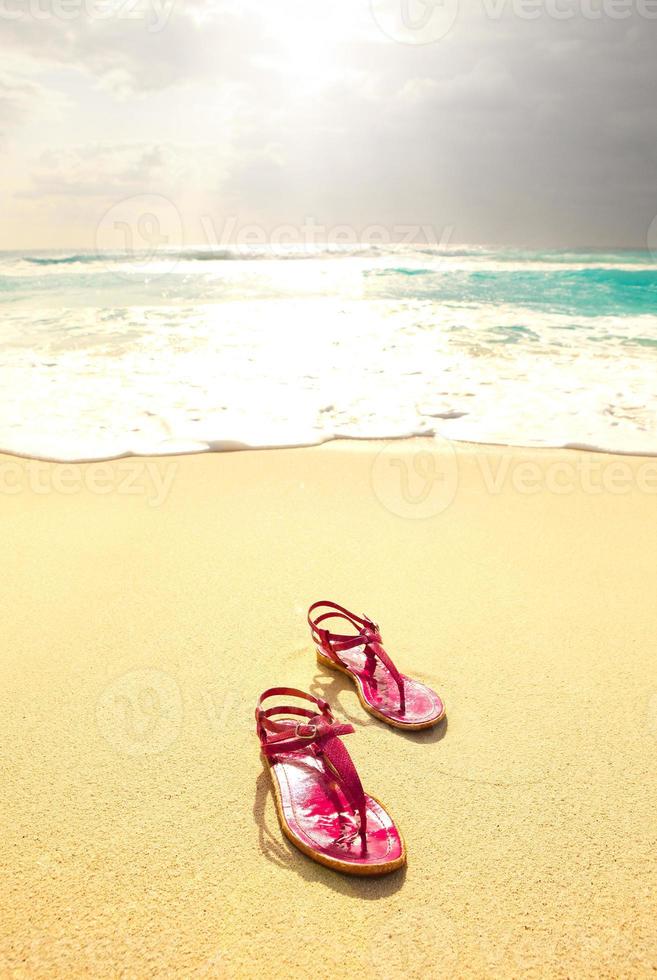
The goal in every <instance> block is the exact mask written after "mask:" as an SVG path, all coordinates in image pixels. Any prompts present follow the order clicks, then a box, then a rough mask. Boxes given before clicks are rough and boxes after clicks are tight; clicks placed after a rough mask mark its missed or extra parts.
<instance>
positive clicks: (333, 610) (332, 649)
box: [308, 599, 406, 714]
mask: <svg viewBox="0 0 657 980" xmlns="http://www.w3.org/2000/svg"><path fill="white" fill-rule="evenodd" d="M320 608H325V609H328V610H329V611H328V612H323V613H321V615H319V616H316V617H313V615H312V614H313V613H314V612H315V611H316V610H317V609H320ZM327 619H344V620H346V621H347V622H348V623H351V625H352V626H353V627H354V629H356V630H357V631H358V632H357V634H356V635H354V634H353V633H347V634H344V633H331V632H330V631H329V630H327V629H324V628H322V627H320V623H323V622H325V620H327ZM308 625H309V626H310V631H311V633H312V636H313V640H314V641H315V643H317V644H319V645H320V646H321V647H322V649H323V650H324V651H325V652H326V654H327V656H329V657H330V658H331V659H332V660H333V661H335V662H336V663H338V664H340V665H341V666H343V667H344V666H346V665H345V664H344V663H343V661H342V660H341V659H340V657H339V656H338V654H339V653H341V652H342V651H344V650H352V649H353V648H354V647H359V646H364V648H365V653H366V655H367V657H368V659H369V660H370V662H371V663H372V664H373V663H374V661H375V660H377V659H378V660H380V661H381V663H382V664H383V665H384V666H385V667H386V668H387V670H388V671H389V672H390V674H391V676H392V678H393V680H394V681H395V683H396V685H397V690H398V691H399V710H400V712H401V714H403V713H404V712H405V710H406V695H405V692H404V678H403V677H402V675H401V674H400V673H399V671H398V670H397V668H396V667H395V665H394V663H393V662H392V660H391V659H390V657H389V656H388V654H387V653H386V651H385V650H384V649H383V640H382V639H381V633H380V632H379V627H378V626H377V624H376V623H375V622H373V621H372V620H371V619H370V618H369V616H357V615H356V613H353V612H350V611H349V610H348V609H345V608H344V606H339V605H338V604H337V602H330V601H328V600H326V599H320V600H319V601H318V602H314V603H313V604H312V606H311V607H310V609H309V610H308Z"/></svg>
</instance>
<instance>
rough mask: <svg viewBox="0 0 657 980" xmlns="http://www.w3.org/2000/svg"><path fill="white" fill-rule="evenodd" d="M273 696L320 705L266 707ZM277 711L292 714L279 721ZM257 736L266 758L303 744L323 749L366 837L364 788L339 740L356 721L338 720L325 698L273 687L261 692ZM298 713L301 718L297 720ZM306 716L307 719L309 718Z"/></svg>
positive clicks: (295, 748) (297, 747) (351, 730)
mask: <svg viewBox="0 0 657 980" xmlns="http://www.w3.org/2000/svg"><path fill="white" fill-rule="evenodd" d="M270 697H294V698H302V699H304V700H306V701H310V702H311V703H312V704H314V705H315V706H316V708H318V709H319V711H312V710H310V709H308V708H302V707H299V706H297V705H289V704H284V705H278V704H277V705H275V706H274V707H271V708H263V707H262V705H263V702H264V701H266V700H267V699H268V698H270ZM276 715H283V716H289V715H292V716H293V718H290V717H287V718H283V719H281V720H278V721H276V720H275V716H276ZM255 716H256V725H257V731H258V737H259V739H260V744H261V747H262V751H263V753H264V754H265V755H266V756H267V758H272V757H273V756H277V755H284V754H285V753H287V752H294V751H295V750H297V749H301V748H311V747H312V750H313V751H314V752H321V754H322V755H323V756H324V757H325V759H326V761H327V762H328V764H329V765H330V767H331V769H332V770H333V772H334V773H335V775H336V776H337V777H338V779H339V781H340V784H341V786H342V788H343V790H344V793H345V796H346V797H347V798H348V799H349V801H350V802H351V804H352V806H353V808H354V810H356V811H358V814H359V816H360V835H361V837H362V839H363V841H365V834H366V829H367V804H366V801H365V792H364V790H363V785H362V783H361V781H360V776H359V775H358V772H357V771H356V767H355V766H354V763H353V761H352V759H351V756H350V755H349V753H348V752H347V750H346V748H345V747H344V745H343V744H342V742H341V741H340V736H341V735H350V734H351V733H352V732H353V731H354V727H353V725H345V724H341V723H339V722H336V721H335V719H334V717H333V712H332V711H331V708H330V705H329V704H328V702H327V701H324V700H323V699H322V698H316V697H313V695H312V694H306V693H305V692H304V691H299V690H297V689H296V688H293V687H271V688H269V689H268V690H267V691H265V692H264V693H263V694H261V696H260V698H259V700H258V704H257V706H256V710H255ZM296 717H299V718H301V719H303V720H302V721H294V720H293V719H294V718H296ZM306 719H307V720H306Z"/></svg>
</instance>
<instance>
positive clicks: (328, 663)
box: [315, 647, 447, 732]
mask: <svg viewBox="0 0 657 980" xmlns="http://www.w3.org/2000/svg"><path fill="white" fill-rule="evenodd" d="M315 652H316V654H317V663H318V664H320V665H321V666H322V667H330V668H331V670H339V671H340V673H341V674H346V676H347V677H348V678H349V679H350V680H351V681H353V683H354V686H355V688H356V694H357V695H358V700H359V701H360V703H361V704H362V706H363V708H364V709H365V711H367V713H368V714H370V715H373V716H374V717H375V718H378V719H379V720H380V721H384V722H385V723H386V725H390V727H391V728H399V729H401V731H404V732H421V731H425V730H426V729H427V728H435V726H436V725H439V724H440V722H441V721H442V720H443V719H444V718H445V717H446V716H447V712H446V710H445V707H444V705H443V711H442V714H441V715H439V716H438V717H437V718H432V719H431V721H423V722H420V723H419V724H417V723H416V724H410V725H405V724H404V723H403V722H400V721H394V720H393V719H392V718H389V717H388V716H387V715H383V714H381V712H380V711H377V710H376V708H373V707H372V706H371V705H370V704H368V702H367V701H366V700H365V698H364V696H363V692H362V690H361V686H360V683H359V681H358V678H357V677H355V676H354V674H352V672H351V671H350V670H347V669H346V667H341V666H340V665H339V664H336V663H334V662H333V661H332V660H329V658H328V657H325V656H324V654H323V653H322V652H321V651H320V650H319V648H317V647H316V648H315ZM441 700H442V699H441Z"/></svg>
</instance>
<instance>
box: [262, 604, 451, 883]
mask: <svg viewBox="0 0 657 980" xmlns="http://www.w3.org/2000/svg"><path fill="white" fill-rule="evenodd" d="M320 609H323V610H324V611H323V612H321V613H319V615H317V612H318V611H319V610H320ZM313 614H315V616H313ZM336 618H339V619H342V620H343V621H345V622H347V623H349V624H350V626H351V628H352V632H351V633H332V632H330V631H329V630H327V629H326V628H325V626H322V625H321V624H322V623H326V621H327V620H329V619H336ZM308 622H309V625H310V630H311V634H312V637H313V639H314V641H315V643H316V644H317V660H318V662H319V663H320V664H322V665H323V666H326V667H331V668H332V669H334V670H339V671H341V672H343V673H345V674H347V675H348V676H349V677H351V679H352V680H353V681H354V683H355V684H356V690H357V693H358V697H359V699H360V702H361V704H362V705H363V707H364V708H365V710H366V711H368V712H369V713H370V714H372V715H374V716H375V717H376V718H379V719H381V720H382V721H385V722H387V723H388V724H389V725H392V726H393V727H394V728H400V729H406V730H410V731H418V730H421V729H425V728H430V727H432V726H433V725H436V724H438V722H439V721H441V720H442V719H443V718H444V716H445V708H444V705H443V703H442V701H441V699H440V698H439V697H438V695H437V694H436V693H435V692H434V691H432V690H431V688H429V687H427V686H426V685H425V684H422V683H421V682H420V681H416V680H413V679H412V678H410V677H407V676H406V675H405V674H400V673H399V671H398V670H397V668H396V667H395V665H394V663H393V662H392V660H391V659H390V657H389V655H388V654H387V653H386V651H385V649H384V648H383V645H382V640H381V634H380V632H379V628H378V626H377V625H376V624H375V623H374V622H373V621H372V620H371V619H369V618H368V617H367V616H363V617H361V616H357V615H356V614H355V613H351V612H349V611H348V610H347V609H345V608H344V607H343V606H339V605H337V604H336V603H333V602H326V601H321V602H316V603H314V604H313V605H312V606H311V607H310V609H309V611H308ZM353 631H355V632H353ZM274 697H276V698H281V697H284V698H289V697H292V698H295V699H300V700H302V701H305V702H310V704H311V705H312V707H300V706H299V705H295V704H292V705H291V704H282V705H281V704H276V705H274V706H272V707H264V702H265V701H267V700H268V699H270V698H274ZM256 728H257V734H258V737H259V739H260V745H261V749H262V754H263V756H264V759H265V761H266V762H267V764H268V766H269V770H270V773H271V777H272V783H273V787H274V800H275V803H276V809H277V812H278V818H279V822H280V824H281V829H282V830H283V833H284V834H285V835H286V837H288V838H289V840H290V841H291V842H292V843H293V844H294V845H295V846H296V847H298V848H299V849H300V850H301V851H303V853H304V854H307V855H308V856H309V857H311V858H312V859H313V860H315V861H318V862H319V863H320V864H324V865H326V866H327V867H330V868H334V869H335V870H338V871H343V872H346V873H348V874H356V875H381V874H387V873H388V872H390V871H395V870H396V869H397V868H400V867H401V866H402V865H403V864H405V863H406V848H405V845H404V840H403V838H402V836H401V834H400V832H399V830H398V828H397V827H396V825H395V823H394V821H393V820H392V818H391V817H390V815H389V814H388V812H387V810H386V809H385V808H384V807H383V805H382V804H381V803H380V802H379V801H378V800H377V799H376V798H375V797H373V796H370V795H368V794H367V793H365V791H364V789H363V785H362V783H361V780H360V777H359V775H358V772H357V770H356V767H355V766H354V763H353V761H352V759H351V756H350V755H349V753H348V751H347V749H346V748H345V746H344V744H343V743H342V741H341V738H342V737H343V736H344V735H350V734H352V733H353V732H354V727H353V725H349V724H342V723H341V722H338V721H336V719H335V717H334V715H333V712H332V711H331V707H330V705H329V704H328V702H327V701H324V700H323V699H322V698H317V697H314V696H313V695H312V694H307V693H306V692H304V691H300V690H297V689H296V688H289V687H273V688H270V689H269V690H267V691H265V692H264V693H263V694H262V695H261V697H260V699H259V701H258V704H257V707H256Z"/></svg>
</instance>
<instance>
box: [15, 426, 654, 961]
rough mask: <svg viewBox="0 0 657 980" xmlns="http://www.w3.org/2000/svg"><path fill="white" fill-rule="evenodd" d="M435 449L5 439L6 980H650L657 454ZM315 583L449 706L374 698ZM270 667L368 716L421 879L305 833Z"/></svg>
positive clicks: (383, 784)
mask: <svg viewBox="0 0 657 980" xmlns="http://www.w3.org/2000/svg"><path fill="white" fill-rule="evenodd" d="M429 445H431V444H429V443H425V442H406V443H395V444H391V445H390V446H389V447H388V448H387V449H384V450H383V454H382V455H381V450H382V447H381V445H377V446H373V445H368V444H346V445H345V444H335V445H332V446H328V447H323V448H316V449H310V450H295V451H276V452H253V453H233V454H225V455H214V456H197V457H184V458H174V459H160V460H156V461H148V460H137V461H135V460H129V461H118V462H115V463H112V464H104V465H103V466H102V467H99V466H96V465H93V464H88V465H82V466H77V467H76V466H74V467H68V468H67V467H64V468H63V467H61V466H54V465H46V464H39V465H38V466H37V465H36V464H30V463H28V462H26V461H16V460H12V459H10V458H8V457H0V464H1V465H0V482H1V483H2V486H1V487H0V508H1V510H2V516H3V521H2V528H3V543H4V561H3V575H2V591H1V594H0V603H1V605H2V620H1V621H2V630H3V638H2V639H3V642H2V659H1V667H0V699H1V705H0V707H1V713H0V744H1V745H2V755H3V761H2V770H3V771H2V792H1V799H0V808H1V812H2V828H3V830H2V838H1V840H0V870H1V873H2V884H1V889H2V907H1V909H0V920H1V922H0V975H2V976H17V977H21V976H37V977H39V976H42V977H66V978H69V977H74V976H77V975H83V974H87V975H93V976H95V977H115V976H121V977H167V976H183V977H253V976H270V975H274V976H290V977H300V978H301V977H303V978H311V977H312V978H314V977H317V978H323V977H331V978H336V977H352V976H353V977H361V978H362V977H370V976H377V977H401V976H404V977H450V976H455V977H516V976H518V977H520V976H523V977H524V976H527V977H571V978H573V977H596V978H597V977H643V976H654V971H655V969H656V968H657V867H656V847H655V845H656V837H657V817H656V813H657V808H656V805H657V784H656V780H655V775H656V773H655V769H656V765H655V763H656V759H657V666H656V650H655V646H656V641H655V637H656V635H657V603H656V601H655V600H656V590H655V585H656V576H655V571H656V564H657V462H656V461H654V460H653V461H647V460H641V459H636V458H634V459H632V458H626V459H623V458H618V457H612V456H602V455H595V454H591V455H588V454H585V453H575V452H558V451H554V452H553V451H536V452H532V451H518V450H515V451H513V452H511V451H502V450H495V449H483V448H479V449H475V448H472V447H465V446H464V447H460V448H459V450H458V454H457V456H456V457H453V456H452V455H451V454H450V453H449V452H445V453H439V454H433V453H431V452H428V446H429ZM130 473H134V474H135V475H136V477H137V480H136V483H133V484H132V485H129V483H128V482H127V481H128V480H129V476H130ZM156 473H157V474H158V475H159V477H162V478H163V479H164V480H165V486H164V487H160V488H159V490H158V485H157V484H156V483H155V482H154V477H155V474H156ZM167 481H169V482H167ZM602 481H604V483H603V482H602ZM82 486H84V487H86V489H81V487H82ZM564 488H565V489H564ZM452 497H453V499H452ZM317 598H332V599H336V600H338V601H340V602H344V603H346V604H347V605H349V606H350V607H351V608H354V609H356V610H359V611H366V612H367V613H369V614H370V615H371V616H373V617H374V618H376V619H377V620H378V621H379V622H380V624H381V629H382V633H383V637H384V640H385V642H386V646H387V648H388V650H389V651H390V652H391V653H392V654H393V656H394V657H395V659H396V660H397V662H398V664H399V665H400V667H402V669H404V670H405V671H406V672H408V673H414V674H416V675H417V676H418V677H420V678H422V679H424V680H427V681H428V682H429V683H431V684H432V685H433V686H435V688H436V689H437V690H438V691H439V692H440V693H441V694H442V695H443V696H444V699H445V702H446V705H447V712H448V719H447V723H446V724H443V725H442V726H441V727H440V728H439V729H438V730H437V731H435V732H433V733H429V734H418V735H415V736H411V735H403V734H400V733H399V732H396V731H393V730H391V729H388V728H386V727H385V726H383V725H381V724H379V723H377V722H375V721H374V720H373V719H372V718H370V717H369V716H368V715H366V714H365V713H364V712H363V710H362V709H361V707H360V705H359V703H358V700H357V698H356V694H355V691H354V689H353V688H352V687H351V686H350V684H349V682H348V681H347V679H346V678H344V677H342V676H341V675H338V674H334V673H331V674H327V673H326V672H325V671H324V670H323V669H321V668H319V667H318V666H317V664H316V663H315V659H314V656H313V653H312V647H311V644H310V642H309V635H308V632H307V628H306V625H305V610H306V607H307V605H308V603H309V602H310V601H311V600H314V599H317ZM277 683H285V684H290V685H296V686H301V687H305V688H309V689H310V690H312V691H314V692H316V693H321V694H322V695H323V696H325V697H327V698H328V699H329V700H330V701H331V703H332V704H333V705H334V707H335V708H336V709H337V713H338V714H339V715H341V716H342V717H346V718H348V719H350V720H351V721H352V722H353V723H354V724H355V725H356V728H357V731H356V734H354V735H351V736H349V737H348V743H347V744H348V747H349V750H350V752H351V753H352V756H353V757H354V759H355V761H356V763H357V765H358V767H359V770H360V773H361V776H362V778H363V782H364V784H365V788H366V789H367V790H368V791H370V792H371V793H373V794H374V795H375V796H378V797H379V798H380V799H381V800H382V801H383V802H384V803H385V804H386V805H387V807H388V809H389V810H390V812H391V813H392V814H393V816H394V817H395V818H396V820H397V821H398V823H399V825H400V827H401V829H402V831H403V833H404V835H405V837H406V840H407V844H408V852H409V863H408V868H407V869H406V871H404V872H400V873H396V874H394V875H391V876H388V877H387V878H383V879H380V880H362V879H354V878H348V877H344V876H341V875H338V874H336V873H333V872H331V871H329V870H327V869H325V868H323V867H320V866H319V865H316V864H314V863H313V862H311V861H310V860H308V859H307V858H305V857H304V856H303V855H302V854H300V853H299V852H298V851H297V850H295V849H294V848H293V847H292V846H291V845H289V844H288V842H287V841H286V840H285V839H284V838H283V837H282V835H281V833H280V831H279V828H278V825H277V821H276V815H275V809H274V806H273V802H272V798H271V795H270V791H269V785H268V777H267V776H266V775H265V773H264V770H263V767H262V764H261V761H260V758H259V753H258V746H257V741H256V738H255V735H254V731H253V708H254V703H255V700H256V698H257V696H258V694H259V693H260V691H261V690H262V689H263V688H265V687H266V686H269V685H272V684H277Z"/></svg>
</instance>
